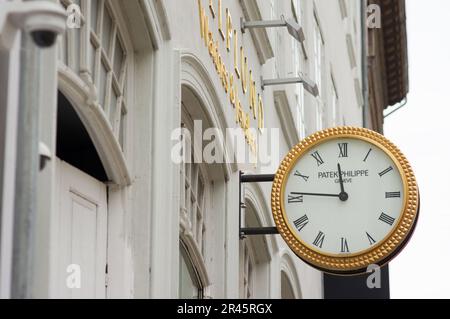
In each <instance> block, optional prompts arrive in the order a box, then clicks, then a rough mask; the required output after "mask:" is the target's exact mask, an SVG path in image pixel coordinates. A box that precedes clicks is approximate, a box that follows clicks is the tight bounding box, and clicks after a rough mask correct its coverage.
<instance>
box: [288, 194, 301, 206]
mask: <svg viewBox="0 0 450 319" xmlns="http://www.w3.org/2000/svg"><path fill="white" fill-rule="evenodd" d="M288 203H289V204H292V203H303V195H293V194H290V195H288Z"/></svg>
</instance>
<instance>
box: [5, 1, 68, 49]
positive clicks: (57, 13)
mask: <svg viewBox="0 0 450 319" xmlns="http://www.w3.org/2000/svg"><path fill="white" fill-rule="evenodd" d="M66 19H67V17H66V13H65V11H64V10H63V8H62V7H61V5H59V4H56V3H53V2H48V1H25V2H6V3H1V4H0V48H1V47H4V48H7V49H8V47H11V45H12V42H13V40H14V37H15V34H16V32H17V31H18V30H22V31H24V32H28V33H29V34H30V35H31V37H32V38H33V41H34V43H36V45H38V46H39V47H42V48H48V47H51V46H52V45H53V44H55V42H56V38H57V36H58V34H61V33H63V32H64V30H65V28H66Z"/></svg>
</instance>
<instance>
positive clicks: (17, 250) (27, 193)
mask: <svg viewBox="0 0 450 319" xmlns="http://www.w3.org/2000/svg"><path fill="white" fill-rule="evenodd" d="M1 9H2V11H3V12H2V13H3V15H4V16H3V21H4V24H3V25H4V26H8V27H9V29H7V31H8V32H5V33H4V34H8V35H10V37H11V38H12V37H13V35H14V34H15V33H16V32H17V31H19V30H21V31H22V34H21V35H22V36H21V43H20V58H19V60H20V62H19V64H20V72H19V98H18V120H17V151H16V158H17V163H16V171H15V177H16V185H15V189H14V192H15V194H14V218H13V223H14V224H13V245H12V246H13V247H12V275H11V294H10V296H11V298H31V297H32V291H33V284H34V281H33V276H32V273H33V269H34V268H35V265H34V262H33V260H34V254H35V252H34V250H33V247H34V245H33V242H34V239H35V237H34V234H35V232H36V229H35V218H36V209H37V208H36V206H37V201H36V196H37V195H36V194H37V178H38V173H39V166H40V156H39V96H40V94H39V89H40V88H39V81H40V78H41V74H43V72H45V68H44V66H43V65H41V63H40V58H41V49H42V48H49V47H52V46H53V45H54V44H55V42H56V37H57V35H58V34H61V33H62V32H63V31H64V29H65V23H66V15H65V12H64V10H63V9H62V7H61V5H59V4H56V3H52V2H48V1H24V2H7V3H6V4H5V3H3V4H2V8H1ZM0 21H1V19H0ZM3 21H2V22H3ZM0 31H1V30H0ZM13 32H14V33H13ZM4 34H3V35H4ZM55 94H56V93H55Z"/></svg>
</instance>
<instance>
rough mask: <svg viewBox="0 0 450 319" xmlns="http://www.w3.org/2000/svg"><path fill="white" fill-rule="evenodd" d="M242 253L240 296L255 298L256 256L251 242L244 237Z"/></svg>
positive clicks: (242, 297)
mask: <svg viewBox="0 0 450 319" xmlns="http://www.w3.org/2000/svg"><path fill="white" fill-rule="evenodd" d="M241 245H242V255H241V265H240V272H239V273H240V277H241V278H240V291H239V297H240V298H241V299H252V298H255V294H254V291H253V289H254V284H253V282H254V268H255V257H254V254H253V250H252V247H251V242H250V240H248V239H244V240H243V241H242V243H241Z"/></svg>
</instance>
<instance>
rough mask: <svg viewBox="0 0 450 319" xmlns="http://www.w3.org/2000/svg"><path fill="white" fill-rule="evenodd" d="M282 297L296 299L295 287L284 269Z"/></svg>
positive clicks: (282, 273) (282, 274)
mask: <svg viewBox="0 0 450 319" xmlns="http://www.w3.org/2000/svg"><path fill="white" fill-rule="evenodd" d="M281 299H295V293H294V288H292V285H291V281H290V280H289V277H288V276H287V275H286V273H285V272H284V271H282V272H281Z"/></svg>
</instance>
